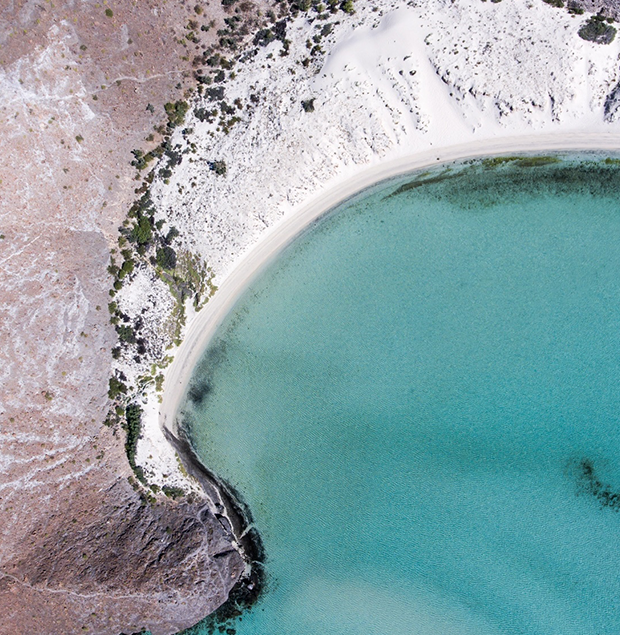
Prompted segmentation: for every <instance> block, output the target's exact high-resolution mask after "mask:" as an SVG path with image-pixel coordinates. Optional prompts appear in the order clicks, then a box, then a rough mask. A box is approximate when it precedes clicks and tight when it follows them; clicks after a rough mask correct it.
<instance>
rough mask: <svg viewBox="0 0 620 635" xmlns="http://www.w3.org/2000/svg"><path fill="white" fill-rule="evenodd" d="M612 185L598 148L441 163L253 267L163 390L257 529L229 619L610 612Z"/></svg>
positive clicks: (616, 547) (309, 627) (574, 618)
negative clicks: (255, 549)
mask: <svg viewBox="0 0 620 635" xmlns="http://www.w3.org/2000/svg"><path fill="white" fill-rule="evenodd" d="M619 194H620V172H619V169H618V166H617V165H616V162H614V161H609V160H608V161H607V162H605V161H602V160H593V159H590V160H587V158H584V157H572V158H566V157H563V158H562V160H561V161H559V162H556V160H552V159H548V160H538V161H533V160H529V159H524V160H512V161H506V162H501V161H495V160H493V161H487V162H476V163H473V164H471V163H470V164H461V165H459V166H452V167H451V168H448V169H445V168H440V169H437V170H434V171H432V172H431V173H429V174H425V175H416V176H412V177H409V178H408V179H404V180H403V179H401V180H400V181H399V182H392V183H389V184H387V185H386V184H383V185H381V186H379V187H377V188H374V189H373V190H372V191H371V192H369V193H365V194H363V195H361V196H359V197H357V199H355V200H354V201H351V202H349V203H347V204H345V205H343V206H342V207H341V208H340V209H339V210H337V212H336V213H333V214H330V215H329V216H328V217H326V218H325V219H323V220H322V221H321V222H319V223H317V224H316V225H315V226H314V227H313V228H311V230H309V231H307V232H306V233H305V234H304V235H303V236H301V237H300V238H299V239H298V240H297V241H296V242H295V243H294V244H293V245H292V246H291V247H289V248H288V249H287V250H286V252H285V253H284V254H283V255H282V256H281V257H280V258H279V259H278V261H277V262H276V263H275V264H274V265H272V266H271V267H270V268H269V269H268V270H267V271H266V272H265V273H264V274H262V275H261V277H260V278H259V279H258V280H257V281H256V282H255V283H254V284H252V286H251V288H250V289H249V290H248V291H247V292H246V293H245V295H244V296H243V298H242V299H241V300H240V302H239V304H238V306H237V307H236V309H235V310H234V311H233V313H232V314H231V315H230V316H229V317H228V319H227V320H226V322H225V323H224V324H223V326H222V327H221V328H220V330H219V332H218V333H217V335H216V337H215V338H214V340H213V342H212V343H211V345H210V348H209V350H208V351H207V352H206V353H205V356H204V358H203V360H202V362H201V363H200V364H199V367H198V368H197V369H196V372H195V375H194V379H193V383H194V385H195V386H196V385H200V386H202V387H203V388H205V387H207V388H208V390H206V391H204V390H203V391H202V392H204V393H205V394H204V398H203V399H202V400H194V401H192V399H189V398H188V399H187V400H186V402H185V405H184V410H185V415H186V419H187V421H188V422H189V425H190V427H191V430H192V435H193V441H194V443H195V446H196V449H197V451H198V453H199V454H200V456H201V457H202V458H203V460H204V461H205V463H206V464H208V465H209V466H210V467H211V468H212V469H213V470H214V471H216V472H217V473H220V474H221V475H222V476H223V477H225V478H226V479H227V480H229V481H230V482H231V483H232V484H233V485H234V486H235V487H236V488H238V489H239V491H240V492H241V493H242V494H243V496H244V497H245V499H246V501H247V503H248V504H249V506H250V508H251V509H252V512H253V514H254V516H255V520H256V525H257V527H258V529H259V531H260V532H261V534H262V536H263V539H264V543H265V548H266V552H267V563H266V566H267V591H266V593H265V595H264V596H263V598H262V600H261V601H260V602H259V603H258V605H257V606H255V607H254V609H253V610H252V611H251V612H249V613H247V614H245V615H244V616H243V618H242V620H241V621H239V620H237V621H234V622H232V623H228V624H226V625H225V627H226V628H228V629H231V631H236V633H237V634H238V635H412V634H420V635H498V634H510V635H617V634H618V633H620V514H619V513H618V510H619V509H620V426H619V419H620V196H619ZM197 392H201V391H197ZM195 394H197V393H196V392H195ZM212 629H213V624H212V623H210V622H208V621H207V622H205V623H204V624H203V625H201V626H198V627H196V628H195V629H194V630H193V632H194V633H207V632H210V630H212ZM216 632H217V629H216Z"/></svg>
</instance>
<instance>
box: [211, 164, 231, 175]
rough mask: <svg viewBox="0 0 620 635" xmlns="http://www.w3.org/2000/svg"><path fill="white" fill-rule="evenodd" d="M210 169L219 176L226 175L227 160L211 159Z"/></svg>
mask: <svg viewBox="0 0 620 635" xmlns="http://www.w3.org/2000/svg"><path fill="white" fill-rule="evenodd" d="M209 169H210V170H212V171H213V172H215V173H216V174H217V175H218V176H225V175H226V169H227V168H226V162H225V161H211V162H210V163H209Z"/></svg>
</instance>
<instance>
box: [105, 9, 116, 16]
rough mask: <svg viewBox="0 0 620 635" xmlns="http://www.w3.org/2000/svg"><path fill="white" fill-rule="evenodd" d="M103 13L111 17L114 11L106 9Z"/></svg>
mask: <svg viewBox="0 0 620 635" xmlns="http://www.w3.org/2000/svg"><path fill="white" fill-rule="evenodd" d="M105 14H106V16H107V17H108V18H111V17H113V16H114V12H113V11H112V9H106V10H105Z"/></svg>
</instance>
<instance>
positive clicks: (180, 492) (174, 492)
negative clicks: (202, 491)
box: [161, 485, 185, 500]
mask: <svg viewBox="0 0 620 635" xmlns="http://www.w3.org/2000/svg"><path fill="white" fill-rule="evenodd" d="M161 491H162V492H163V493H164V494H165V495H166V496H167V497H168V498H172V499H174V500H177V498H181V497H183V496H185V490H184V489H183V488H181V487H170V486H169V485H164V486H163V487H162V488H161Z"/></svg>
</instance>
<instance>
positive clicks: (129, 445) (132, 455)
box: [123, 403, 142, 480]
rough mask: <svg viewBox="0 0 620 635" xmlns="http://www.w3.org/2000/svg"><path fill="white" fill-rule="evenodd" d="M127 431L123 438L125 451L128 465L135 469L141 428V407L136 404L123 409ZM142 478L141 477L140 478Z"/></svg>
mask: <svg viewBox="0 0 620 635" xmlns="http://www.w3.org/2000/svg"><path fill="white" fill-rule="evenodd" d="M123 428H124V429H125V432H126V433H127V438H126V440H125V451H126V452H127V458H128V459H129V465H131V467H132V468H133V469H134V471H135V470H136V447H137V445H138V439H139V438H140V432H141V428H142V408H141V407H140V406H139V405H138V404H136V403H132V404H129V405H128V406H127V408H126V410H125V425H124V426H123ZM141 480H142V479H141Z"/></svg>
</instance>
